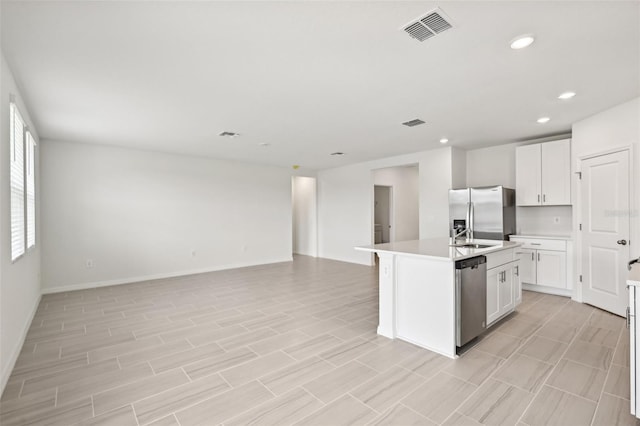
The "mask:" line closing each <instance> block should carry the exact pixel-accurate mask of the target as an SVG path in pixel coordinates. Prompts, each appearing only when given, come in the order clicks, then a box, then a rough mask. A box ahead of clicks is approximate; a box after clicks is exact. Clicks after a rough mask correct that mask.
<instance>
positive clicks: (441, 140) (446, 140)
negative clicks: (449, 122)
mask: <svg viewBox="0 0 640 426" xmlns="http://www.w3.org/2000/svg"><path fill="white" fill-rule="evenodd" d="M447 142H449V139H447V138H442V139H440V143H447Z"/></svg>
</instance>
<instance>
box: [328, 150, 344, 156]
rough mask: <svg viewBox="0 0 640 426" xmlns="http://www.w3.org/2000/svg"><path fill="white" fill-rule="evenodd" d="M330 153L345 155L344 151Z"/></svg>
mask: <svg viewBox="0 0 640 426" xmlns="http://www.w3.org/2000/svg"><path fill="white" fill-rule="evenodd" d="M330 155H344V152H339V151H338V152H332V153H331V154H330Z"/></svg>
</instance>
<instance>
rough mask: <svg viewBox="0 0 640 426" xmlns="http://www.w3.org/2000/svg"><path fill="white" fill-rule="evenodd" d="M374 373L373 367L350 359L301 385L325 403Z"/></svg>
mask: <svg viewBox="0 0 640 426" xmlns="http://www.w3.org/2000/svg"><path fill="white" fill-rule="evenodd" d="M376 375H377V372H376V371H375V370H374V369H372V368H370V367H367V366H365V365H364V364H361V363H359V362H357V361H352V362H349V363H347V364H345V365H343V366H341V367H338V368H336V369H335V370H333V371H330V372H328V373H326V374H323V375H322V376H320V377H317V378H315V379H313V380H311V381H310V382H308V383H305V384H304V385H303V386H302V387H303V388H304V389H306V390H307V391H308V392H310V393H311V394H312V395H314V396H315V397H316V398H318V399H319V400H321V401H322V402H324V403H325V404H327V403H329V402H331V401H333V400H334V399H336V398H337V397H339V396H340V395H343V394H344V393H346V392H349V391H350V390H351V389H353V388H355V387H356V386H359V385H361V384H362V383H364V382H366V381H368V380H370V379H372V378H373V377H375V376H376Z"/></svg>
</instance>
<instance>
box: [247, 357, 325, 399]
mask: <svg viewBox="0 0 640 426" xmlns="http://www.w3.org/2000/svg"><path fill="white" fill-rule="evenodd" d="M332 369H333V366H332V365H331V364H329V363H328V362H326V361H324V360H322V359H320V358H318V357H312V358H307V359H305V360H304V361H298V362H296V363H294V364H291V365H289V366H287V367H284V368H282V369H280V370H278V371H275V372H273V373H270V374H267V375H266V376H264V377H262V378H261V379H260V382H261V383H262V384H264V385H265V386H266V387H267V388H269V390H270V391H271V392H273V393H274V394H276V395H282V394H283V393H285V392H288V391H290V390H291V389H293V388H294V387H296V386H300V385H302V384H303V383H307V382H308V381H310V380H313V379H314V378H316V377H319V376H321V375H323V374H325V373H327V372H329V371H331V370H332Z"/></svg>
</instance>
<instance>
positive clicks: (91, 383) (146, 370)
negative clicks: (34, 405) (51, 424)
mask: <svg viewBox="0 0 640 426" xmlns="http://www.w3.org/2000/svg"><path fill="white" fill-rule="evenodd" d="M151 376H153V370H152V369H151V367H150V366H149V364H146V363H145V364H136V365H133V366H131V367H127V368H124V369H122V370H115V371H109V372H107V373H104V374H98V375H91V376H85V377H82V378H79V379H77V380H75V381H73V382H71V383H67V384H65V385H61V386H59V387H58V399H57V403H58V404H67V403H70V402H72V401H76V400H78V399H82V398H83V397H86V396H87V395H93V394H96V393H99V392H102V391H105V390H107V389H111V388H115V387H118V386H121V385H124V384H127V383H131V382H135V381H137V380H141V379H144V378H147V377H151Z"/></svg>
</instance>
